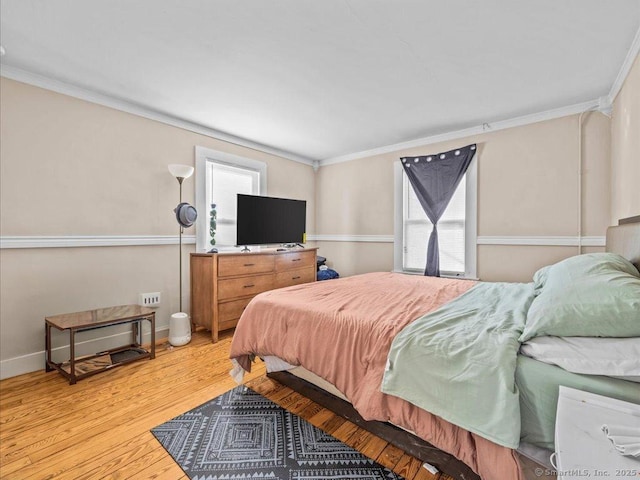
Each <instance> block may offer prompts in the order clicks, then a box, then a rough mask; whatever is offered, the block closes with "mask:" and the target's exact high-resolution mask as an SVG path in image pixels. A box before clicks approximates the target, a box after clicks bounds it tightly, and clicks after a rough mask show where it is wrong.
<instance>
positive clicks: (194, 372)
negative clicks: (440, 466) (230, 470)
mask: <svg viewBox="0 0 640 480" xmlns="http://www.w3.org/2000/svg"><path fill="white" fill-rule="evenodd" d="M230 343H231V333H223V334H222V336H221V338H220V342H218V343H217V344H215V345H214V344H212V343H211V340H210V334H209V333H208V332H205V331H198V332H195V333H194V335H193V339H192V341H191V343H190V344H188V345H186V346H184V347H177V348H168V345H167V344H166V343H162V344H159V345H158V348H157V349H156V358H155V359H154V360H141V361H139V362H134V363H131V364H128V365H124V366H122V367H118V368H115V369H113V370H111V371H107V372H104V373H100V374H98V375H95V376H93V377H89V378H87V379H84V380H80V381H79V382H78V383H77V384H76V385H69V384H68V382H67V381H66V380H65V379H64V378H63V377H62V376H61V375H60V374H59V373H58V372H55V371H54V372H48V373H45V371H44V370H42V371H38V372H34V373H29V374H25V375H21V376H19V377H14V378H9V379H6V380H2V381H1V382H0V478H2V479H7V480H8V479H20V480H27V479H49V478H60V479H67V478H68V479H101V478H105V479H119V478H122V479H147V478H166V479H172V480H174V479H186V478H187V477H186V475H185V474H184V472H183V471H182V470H181V469H180V467H178V465H177V464H176V463H175V462H174V461H173V459H172V458H171V457H170V456H169V454H168V453H166V451H165V450H164V448H162V447H161V446H160V444H159V443H158V442H157V440H156V439H155V437H154V436H153V435H152V434H151V432H150V431H149V430H150V429H151V428H153V427H155V426H157V425H160V424H161V423H163V422H165V421H167V420H169V419H171V418H173V417H175V416H177V415H180V414H182V413H184V412H186V411H188V410H190V409H192V408H194V407H197V406H198V405H201V404H202V403H205V402H206V401H208V400H211V399H212V398H214V397H216V396H218V395H220V394H221V393H223V392H225V391H227V390H230V389H231V388H233V387H234V386H235V382H234V381H233V380H232V379H231V378H230V377H229V374H228V371H229V370H230V368H231V363H230V362H229V360H228V356H229V355H228V354H229V346H230ZM256 365H257V367H256V368H254V371H253V372H252V373H251V374H249V375H248V376H247V377H245V378H247V379H248V380H249V382H248V385H249V386H251V387H252V388H253V389H254V390H256V391H258V392H260V393H261V394H263V395H264V396H266V397H268V398H270V399H271V400H273V401H274V402H276V403H278V404H280V405H282V406H283V407H284V408H286V409H288V410H290V411H292V412H294V413H296V414H298V415H300V416H301V417H303V418H305V419H307V420H308V421H310V422H311V423H312V424H314V425H316V426H318V427H320V428H322V429H324V430H325V431H328V432H330V433H331V434H333V435H334V436H335V437H337V438H339V439H340V440H342V441H344V442H345V443H347V444H349V445H351V446H353V447H354V448H356V449H358V450H360V451H361V452H363V453H364V454H365V455H368V456H369V457H371V458H374V459H376V460H377V461H378V462H380V463H381V464H383V465H385V466H387V467H389V468H392V469H393V470H394V471H396V472H397V473H399V474H401V475H403V476H404V477H405V478H407V479H408V480H411V479H414V480H423V479H430V480H436V479H437V480H449V479H450V477H448V476H446V475H440V476H434V475H432V474H430V473H429V472H428V471H427V470H425V469H424V468H421V462H420V461H419V460H417V459H415V458H413V457H411V456H409V455H406V454H405V453H404V452H403V451H401V450H399V449H397V448H396V447H393V446H392V445H389V444H388V443H387V442H385V441H383V440H381V439H380V438H378V437H375V436H373V435H372V434H370V433H368V432H366V431H364V430H362V429H360V428H358V427H356V426H355V425H354V424H352V423H350V422H348V421H345V420H344V419H342V418H340V417H338V416H336V415H334V414H333V413H331V412H330V411H328V410H326V409H324V408H322V407H320V406H319V405H318V404H316V403H314V402H311V401H310V400H308V399H307V398H305V397H303V396H301V395H300V394H298V393H296V392H294V391H292V390H290V389H289V388H287V387H284V386H282V385H280V384H279V383H277V382H275V381H274V380H271V379H269V378H267V377H266V376H265V374H264V373H265V370H264V366H263V364H262V363H261V362H259V363H257V364H256Z"/></svg>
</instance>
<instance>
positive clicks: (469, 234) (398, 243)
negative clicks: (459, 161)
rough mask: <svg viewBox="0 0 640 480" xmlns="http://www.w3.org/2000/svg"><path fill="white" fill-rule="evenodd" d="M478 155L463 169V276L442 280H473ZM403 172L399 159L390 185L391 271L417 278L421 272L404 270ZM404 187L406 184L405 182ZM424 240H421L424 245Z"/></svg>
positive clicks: (444, 274) (453, 275)
mask: <svg viewBox="0 0 640 480" xmlns="http://www.w3.org/2000/svg"><path fill="white" fill-rule="evenodd" d="M477 157H478V154H477V152H476V154H475V155H474V156H473V159H472V160H471V164H470V165H469V168H468V169H467V172H466V174H465V176H466V191H465V230H464V250H465V271H464V273H463V274H453V273H447V272H442V273H441V276H443V277H454V278H469V279H477V273H476V272H477V251H476V250H477V237H478V229H477V224H478V202H477V198H478V196H477V191H478V161H477ZM404 176H405V173H404V170H403V168H402V164H401V162H400V160H397V161H395V162H394V163H393V182H394V222H393V224H394V229H393V230H394V231H393V271H394V272H398V273H407V274H412V275H420V274H422V273H423V272H424V270H423V271H422V272H416V271H415V270H405V269H404V262H403V257H404V221H405V219H404V216H405V210H404V188H403V184H404ZM407 184H408V188H410V185H411V184H410V183H409V182H407ZM427 240H428V239H425V242H427Z"/></svg>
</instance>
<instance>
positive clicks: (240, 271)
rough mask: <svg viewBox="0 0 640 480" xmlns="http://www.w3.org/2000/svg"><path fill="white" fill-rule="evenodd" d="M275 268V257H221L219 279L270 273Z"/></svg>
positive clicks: (219, 258) (219, 259) (219, 260)
mask: <svg viewBox="0 0 640 480" xmlns="http://www.w3.org/2000/svg"><path fill="white" fill-rule="evenodd" d="M273 268H274V258H273V255H229V256H226V255H220V256H219V257H218V276H219V277H231V276H236V275H250V274H253V273H268V272H272V271H273Z"/></svg>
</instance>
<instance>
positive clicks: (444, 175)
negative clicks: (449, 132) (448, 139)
mask: <svg viewBox="0 0 640 480" xmlns="http://www.w3.org/2000/svg"><path fill="white" fill-rule="evenodd" d="M475 153H476V145H475V144H472V145H467V146H466V147H462V148H457V149H455V150H450V151H448V152H441V153H436V154H434V155H421V156H419V157H402V158H401V160H402V167H403V168H404V171H405V173H406V174H407V177H408V178H409V182H411V186H412V187H413V190H414V191H415V192H416V196H417V197H418V200H419V201H420V205H422V208H423V209H424V211H425V213H426V214H427V217H429V220H431V223H433V230H432V231H431V235H430V236H429V244H428V246H427V265H426V267H425V270H424V274H425V275H428V276H431V277H439V276H440V252H439V249H438V228H437V224H438V220H440V217H441V216H442V214H443V213H444V211H445V209H446V208H447V205H449V201H450V200H451V197H453V194H454V193H455V191H456V188H458V184H459V183H460V180H462V177H464V174H465V173H466V172H467V168H469V165H470V164H471V160H473V156H474V155H475Z"/></svg>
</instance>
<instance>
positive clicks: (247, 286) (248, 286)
mask: <svg viewBox="0 0 640 480" xmlns="http://www.w3.org/2000/svg"><path fill="white" fill-rule="evenodd" d="M251 287H255V285H254V284H251V285H245V286H244V288H251Z"/></svg>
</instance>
